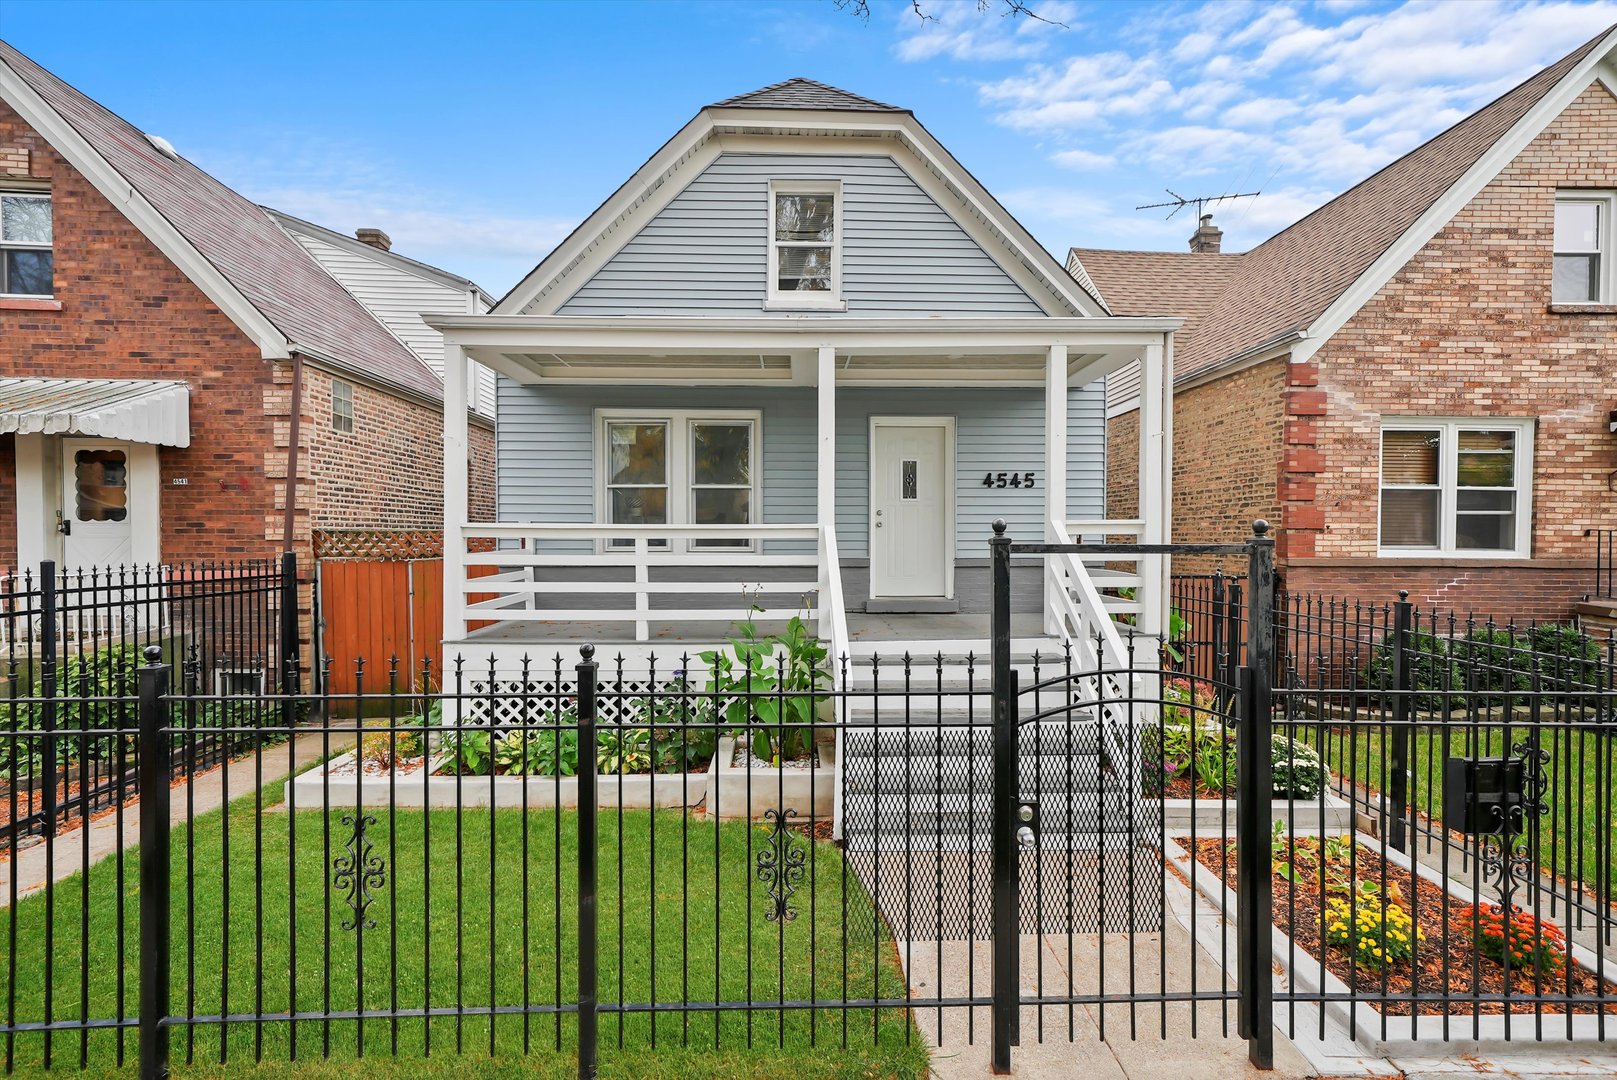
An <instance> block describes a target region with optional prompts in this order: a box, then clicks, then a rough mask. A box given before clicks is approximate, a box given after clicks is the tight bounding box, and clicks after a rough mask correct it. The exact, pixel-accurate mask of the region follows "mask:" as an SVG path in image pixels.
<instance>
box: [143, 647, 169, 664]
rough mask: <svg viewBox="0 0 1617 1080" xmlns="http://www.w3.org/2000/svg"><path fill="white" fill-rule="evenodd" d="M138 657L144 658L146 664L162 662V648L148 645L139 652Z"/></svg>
mask: <svg viewBox="0 0 1617 1080" xmlns="http://www.w3.org/2000/svg"><path fill="white" fill-rule="evenodd" d="M140 655H141V656H143V657H145V659H146V662H147V663H148V664H158V663H161V662H162V660H163V647H162V646H161V645H148V646H146V647H145V648H144V649H142V650H140Z"/></svg>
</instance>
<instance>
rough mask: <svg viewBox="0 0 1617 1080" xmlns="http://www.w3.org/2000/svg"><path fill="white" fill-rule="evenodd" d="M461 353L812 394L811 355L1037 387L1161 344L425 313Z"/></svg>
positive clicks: (560, 371)
mask: <svg viewBox="0 0 1617 1080" xmlns="http://www.w3.org/2000/svg"><path fill="white" fill-rule="evenodd" d="M428 322H429V323H430V324H431V325H433V326H434V327H435V328H437V329H438V330H440V331H441V332H442V333H443V334H444V337H445V339H446V341H448V342H450V343H452V344H456V345H460V346H461V347H462V348H464V349H465V350H466V353H467V355H468V356H470V357H472V358H473V359H476V360H479V361H481V362H483V363H485V364H487V365H489V366H490V367H493V368H494V369H495V370H497V371H500V372H502V373H503V374H505V375H508V376H510V377H511V378H513V379H515V380H517V381H518V382H523V383H537V382H545V381H552V380H553V381H557V382H585V383H589V382H601V383H607V382H618V381H622V380H624V379H635V380H638V381H645V382H660V383H693V382H716V383H725V382H729V383H758V382H774V383H780V384H786V385H801V386H811V385H814V384H815V383H816V381H817V370H818V368H817V364H816V355H817V353H818V351H819V349H821V348H822V347H829V348H831V349H833V350H834V351H835V354H836V375H837V381H838V382H844V381H847V382H866V383H888V384H900V385H915V384H926V383H947V384H965V385H970V384H988V385H995V384H998V385H1007V384H1009V385H1018V384H1026V385H1039V384H1042V383H1043V381H1044V377H1045V367H1046V363H1047V359H1048V356H1049V350H1050V348H1051V347H1052V346H1065V347H1066V349H1067V353H1068V365H1067V367H1068V377H1069V379H1070V380H1071V381H1073V382H1074V383H1077V384H1082V383H1087V382H1091V381H1093V380H1095V379H1097V378H1099V377H1101V376H1102V375H1104V374H1106V373H1107V372H1108V371H1111V370H1114V369H1116V368H1118V367H1121V366H1122V365H1123V364H1126V363H1128V362H1129V361H1131V360H1135V359H1138V358H1139V357H1140V356H1141V355H1142V354H1143V352H1144V350H1145V348H1146V346H1148V345H1152V344H1162V343H1163V341H1164V340H1165V337H1166V335H1167V334H1168V333H1170V332H1171V331H1172V330H1173V329H1174V328H1175V327H1177V326H1178V325H1179V320H1177V319H1157V318H1094V319H1091V318H1018V319H862V318H840V317H839V318H825V317H811V318H805V317H790V318H783V317H761V318H754V319H734V318H730V319H701V318H688V317H685V318H681V317H670V318H647V317H632V318H623V317H615V318H598V317H585V316H560V315H550V316H523V315H508V316H489V315H482V316H436V317H429V318H428Z"/></svg>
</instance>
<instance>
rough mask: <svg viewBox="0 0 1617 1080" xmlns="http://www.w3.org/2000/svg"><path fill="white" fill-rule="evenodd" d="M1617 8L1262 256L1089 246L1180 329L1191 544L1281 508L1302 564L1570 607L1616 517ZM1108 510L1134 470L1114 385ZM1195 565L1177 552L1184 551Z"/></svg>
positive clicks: (1118, 387) (1101, 270) (1299, 582)
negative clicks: (1588, 34) (1609, 18)
mask: <svg viewBox="0 0 1617 1080" xmlns="http://www.w3.org/2000/svg"><path fill="white" fill-rule="evenodd" d="M1614 221H1617V28H1614V30H1608V31H1607V32H1605V33H1603V34H1601V35H1600V36H1599V37H1597V38H1596V39H1594V40H1593V41H1590V42H1589V43H1587V44H1586V45H1584V46H1583V47H1581V48H1579V49H1578V50H1577V51H1575V52H1573V53H1572V54H1571V55H1569V56H1567V57H1566V58H1564V59H1562V60H1560V61H1559V62H1557V63H1555V64H1553V65H1551V66H1550V67H1548V68H1546V69H1544V70H1543V71H1541V72H1539V73H1538V74H1536V75H1534V76H1533V77H1532V78H1530V79H1528V80H1527V81H1526V82H1524V83H1522V84H1521V85H1520V86H1518V87H1516V88H1515V89H1513V90H1511V91H1510V92H1509V93H1507V94H1505V95H1504V96H1503V97H1501V98H1499V99H1498V100H1497V101H1494V102H1493V103H1492V104H1490V105H1488V106H1486V107H1485V108H1483V109H1481V110H1480V111H1478V112H1476V113H1475V114H1473V115H1471V116H1469V117H1467V118H1466V119H1464V120H1462V121H1460V122H1459V123H1457V124H1455V125H1454V126H1453V127H1452V128H1450V129H1448V130H1447V131H1445V132H1443V133H1442V134H1440V135H1438V136H1437V137H1435V138H1433V139H1432V140H1431V141H1429V142H1427V143H1425V144H1424V145H1422V146H1420V147H1418V148H1417V149H1415V150H1412V151H1411V152H1410V153H1408V154H1406V155H1405V156H1404V157H1402V158H1400V159H1398V160H1397V161H1395V162H1393V163H1392V164H1390V165H1388V166H1387V167H1385V168H1383V169H1382V170H1380V171H1379V172H1377V173H1376V174H1374V175H1373V176H1371V177H1369V178H1368V179H1366V180H1364V181H1363V182H1361V183H1360V184H1358V185H1357V186H1355V187H1353V188H1351V189H1349V190H1348V191H1346V192H1344V193H1343V194H1342V195H1340V196H1338V197H1337V198H1336V199H1334V200H1332V201H1331V202H1329V203H1327V204H1325V205H1324V206H1322V207H1320V208H1319V209H1318V210H1316V211H1314V212H1313V213H1312V214H1309V215H1308V216H1307V217H1305V218H1303V219H1302V220H1301V221H1299V222H1297V223H1296V224H1294V225H1292V226H1290V227H1288V228H1286V229H1284V230H1282V231H1281V232H1280V233H1278V234H1276V235H1275V236H1273V237H1271V238H1270V239H1269V240H1267V241H1265V242H1264V243H1262V244H1260V245H1258V246H1257V247H1255V248H1253V249H1252V250H1251V251H1248V252H1246V253H1244V254H1231V253H1226V252H1222V251H1220V249H1219V231H1218V230H1217V229H1216V228H1214V227H1213V226H1212V223H1211V220H1210V218H1204V219H1203V220H1202V222H1201V223H1200V227H1199V228H1198V229H1197V232H1196V235H1195V236H1194V237H1193V238H1192V240H1191V250H1190V251H1189V252H1177V253H1170V252H1142V251H1107V250H1095V249H1088V248H1074V249H1073V250H1072V252H1071V255H1070V259H1069V269H1070V270H1071V271H1072V272H1073V273H1074V274H1075V275H1076V276H1077V277H1078V278H1079V280H1081V281H1088V282H1092V283H1093V284H1094V286H1095V288H1096V289H1097V291H1098V292H1099V294H1100V296H1101V297H1102V298H1103V299H1104V300H1105V301H1106V303H1107V304H1108V305H1109V307H1110V308H1111V310H1112V311H1114V312H1116V313H1119V314H1127V315H1147V314H1174V315H1181V316H1184V317H1185V319H1186V322H1185V325H1184V328H1183V329H1182V330H1181V331H1180V332H1179V333H1177V334H1176V335H1175V342H1174V367H1173V371H1174V375H1173V378H1174V386H1175V390H1174V403H1175V404H1174V416H1173V451H1174V452H1173V460H1174V484H1173V492H1174V496H1173V517H1174V520H1173V527H1172V534H1173V538H1174V539H1175V540H1179V541H1212V540H1236V539H1239V538H1241V537H1242V536H1244V535H1246V533H1247V530H1248V525H1249V523H1250V521H1251V520H1252V519H1253V518H1256V517H1264V518H1267V519H1269V520H1270V521H1271V522H1272V523H1274V524H1275V525H1277V526H1278V556H1279V561H1280V568H1281V572H1282V574H1283V578H1284V581H1285V584H1286V585H1287V587H1288V588H1290V589H1291V590H1293V591H1298V592H1314V591H1322V592H1328V593H1335V594H1346V595H1352V596H1356V597H1363V598H1378V599H1379V598H1390V597H1392V596H1394V595H1395V592H1396V590H1398V589H1408V590H1410V592H1411V595H1412V598H1413V599H1415V600H1417V601H1419V602H1421V603H1422V604H1428V605H1430V604H1436V605H1442V606H1447V607H1458V608H1460V609H1462V610H1464V609H1470V610H1474V611H1477V612H1490V613H1497V614H1501V615H1509V616H1513V617H1517V618H1523V617H1534V618H1551V619H1565V618H1566V617H1567V616H1568V614H1569V613H1570V612H1571V611H1572V609H1573V608H1574V606H1575V605H1577V604H1578V603H1579V601H1581V600H1583V599H1584V598H1585V597H1586V595H1587V594H1590V593H1591V592H1592V591H1593V590H1594V588H1595V574H1596V570H1595V562H1594V558H1595V551H1596V548H1595V545H1596V537H1597V536H1598V535H1603V534H1601V532H1600V530H1610V529H1613V528H1614V527H1617V495H1614V494H1613V491H1614V490H1617V431H1614V430H1613V428H1614V424H1617V412H1614V410H1617V228H1614ZM1108 396H1109V402H1108V439H1109V445H1110V446H1111V448H1112V452H1111V453H1110V454H1109V455H1108V460H1109V462H1112V463H1114V466H1115V467H1114V468H1113V470H1112V472H1111V473H1110V475H1109V476H1108V499H1109V504H1108V506H1107V511H1108V514H1109V516H1112V517H1127V516H1129V515H1130V513H1131V511H1132V506H1131V504H1130V500H1131V498H1132V497H1133V492H1134V490H1135V483H1134V478H1133V477H1132V475H1130V474H1129V472H1128V469H1129V467H1130V464H1131V462H1132V461H1133V460H1134V457H1133V455H1132V452H1131V451H1130V450H1129V449H1128V448H1129V447H1131V446H1132V445H1133V443H1134V442H1135V441H1136V435H1135V431H1136V417H1137V416H1138V411H1137V409H1136V407H1135V401H1136V400H1137V396H1138V389H1137V382H1136V381H1134V380H1132V379H1131V378H1130V377H1129V375H1128V373H1127V372H1122V373H1119V375H1118V376H1114V377H1113V379H1112V380H1111V386H1110V387H1109V395H1108ZM1189 568H1192V567H1190V566H1189V564H1185V563H1183V561H1181V564H1176V569H1189Z"/></svg>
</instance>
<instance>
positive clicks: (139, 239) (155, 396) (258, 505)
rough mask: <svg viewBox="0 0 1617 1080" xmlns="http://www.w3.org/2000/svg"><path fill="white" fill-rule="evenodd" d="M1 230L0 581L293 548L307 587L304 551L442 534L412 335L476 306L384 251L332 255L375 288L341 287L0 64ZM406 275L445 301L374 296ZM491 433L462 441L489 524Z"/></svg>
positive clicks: (216, 192)
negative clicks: (319, 534) (345, 539)
mask: <svg viewBox="0 0 1617 1080" xmlns="http://www.w3.org/2000/svg"><path fill="white" fill-rule="evenodd" d="M0 206H3V210H4V214H3V218H0V220H3V223H4V226H3V231H0V266H3V267H4V271H3V276H0V507H3V508H4V511H3V512H0V565H5V566H35V565H37V564H38V563H39V562H40V561H41V560H43V559H55V560H57V561H59V562H61V563H63V564H64V565H107V564H118V563H140V564H154V563H159V562H162V563H172V562H182V561H187V560H221V559H241V558H253V557H267V556H271V555H275V554H277V553H279V552H280V551H282V550H286V549H288V548H290V549H292V550H294V551H296V552H297V553H298V555H299V565H300V567H301V568H303V571H304V573H307V572H308V568H309V567H310V566H311V542H312V537H313V535H314V533H315V531H316V530H320V529H328V528H334V527H343V526H363V527H368V528H421V529H436V528H438V527H439V525H440V523H441V514H442V499H441V492H442V482H443V468H442V458H441V449H440V446H441V433H442V430H443V384H442V377H441V368H442V346H441V341H438V339H437V336H436V334H435V333H434V332H432V331H430V330H428V329H427V328H426V326H425V324H423V323H421V322H420V315H421V313H423V312H426V311H446V310H447V311H460V312H465V311H475V310H479V309H480V307H486V306H487V301H486V298H483V297H482V294H481V292H480V291H479V290H477V289H476V287H475V286H472V285H471V284H470V283H469V282H465V281H464V279H459V278H453V277H452V276H451V275H444V274H443V273H442V272H441V271H436V270H433V268H430V267H423V266H422V264H419V263H414V262H413V261H412V260H407V259H402V258H401V257H399V256H397V255H394V254H392V253H391V252H389V251H387V250H386V246H387V245H386V242H385V237H381V236H380V234H377V235H374V236H367V239H369V240H370V241H371V243H369V244H364V243H359V242H358V241H352V240H350V243H352V244H353V245H354V246H355V247H358V248H360V249H362V250H364V251H366V252H369V253H370V258H371V260H372V263H373V268H374V273H373V274H372V275H371V277H372V278H375V279H376V280H377V281H380V282H381V283H382V284H380V285H378V286H377V287H376V288H375V289H374V290H372V292H369V293H368V292H367V291H366V289H365V288H364V287H363V286H361V285H357V284H350V283H347V282H344V281H342V280H339V279H340V277H341V274H340V272H339V270H338V269H333V268H332V265H328V263H327V261H326V260H325V259H323V258H321V257H319V253H317V252H316V251H314V250H312V248H313V247H314V245H313V244H312V243H309V242H305V241H304V240H303V238H302V237H300V236H297V235H294V233H293V232H292V231H291V230H290V229H289V228H288V227H287V226H286V225H285V224H284V223H283V221H282V220H280V219H278V218H277V217H276V216H274V215H273V214H272V213H271V212H269V211H267V210H265V209H264V208H262V207H259V206H256V205H254V204H253V203H252V202H250V201H249V200H247V199H245V198H243V197H242V196H241V195H239V194H237V193H236V192H234V191H232V190H231V189H229V188H228V187H226V186H225V185H224V184H222V183H220V182H219V181H218V180H216V179H215V178H214V177H212V176H210V175H208V174H207V173H206V172H204V171H203V170H201V169H199V168H198V167H196V166H195V165H193V164H191V163H190V162H189V161H187V160H185V159H184V158H183V157H181V156H179V155H178V154H177V153H176V152H175V151H174V149H173V148H172V147H171V146H169V145H168V144H167V143H166V142H165V141H164V140H162V139H160V138H156V137H152V136H148V135H145V134H142V133H141V132H140V130H139V129H138V128H136V127H134V126H132V125H131V124H129V123H128V122H126V121H124V120H123V119H121V118H119V117H118V116H115V115H114V114H113V113H111V112H109V111H108V110H107V109H105V108H103V107H102V106H101V105H99V104H97V103H96V102H94V101H91V100H90V99H89V98H87V97H85V96H84V95H83V94H81V93H79V92H78V91H76V90H74V89H73V88H72V87H71V86H68V85H67V84H66V83H64V82H63V81H61V80H60V79H58V78H57V77H55V76H54V75H52V74H51V73H50V72H47V71H45V70H44V69H42V68H41V67H39V66H38V65H37V64H35V63H33V62H32V61H31V60H29V59H28V58H27V57H25V56H23V55H22V54H20V53H19V52H17V51H16V50H15V49H13V48H12V47H11V46H9V45H7V44H5V43H3V42H0ZM308 228H309V229H310V230H314V229H317V227H315V226H309V227H308ZM321 231H323V230H321ZM344 239H348V238H344ZM328 246H336V245H335V244H332V245H328ZM350 254H351V253H350ZM429 272H430V274H429ZM401 275H402V276H403V277H412V276H413V277H414V278H423V277H431V276H433V275H436V277H437V279H438V280H439V283H440V284H441V285H442V288H441V289H440V290H439V292H440V294H441V295H439V296H438V297H437V298H436V299H434V298H431V297H428V298H426V299H417V300H412V299H411V298H410V296H409V295H406V294H407V293H408V289H405V288H404V287H403V286H399V287H398V288H391V290H390V288H389V287H388V286H387V284H386V282H387V281H388V280H389V279H394V280H402V279H401V277H400V276H401ZM362 276H363V275H362ZM456 283H459V285H457V284H456ZM345 285H346V286H347V287H345ZM457 290H458V291H457ZM394 293H398V294H400V295H399V296H394V297H393V300H394V302H393V303H392V306H391V307H389V306H388V305H387V303H385V302H384V301H386V300H387V298H388V297H389V296H391V295H392V294H394ZM411 303H416V304H417V308H416V310H415V312H414V323H415V324H416V325H417V326H418V327H419V329H420V330H421V331H423V332H424V333H423V334H422V335H417V336H415V337H410V336H408V333H409V329H408V328H409V326H410V319H411V312H410V311H409V310H408V309H409V306H410V304H411ZM435 341H436V342H437V344H436V345H435V344H434V342H435ZM473 381H474V382H476V381H478V380H476V379H474V380H473ZM294 402H296V403H298V404H297V407H296V408H295V409H294ZM491 415H492V408H491V407H484V408H483V409H482V410H481V411H480V412H474V413H473V415H472V416H471V418H470V431H471V439H472V441H473V443H474V446H475V447H477V448H478V449H479V450H480V451H481V452H475V451H474V454H473V461H474V462H476V463H477V464H476V465H475V466H474V475H475V476H476V479H475V480H474V484H473V498H474V499H477V498H481V499H483V500H485V501H486V502H487V503H488V504H489V505H490V506H492V501H493V482H492V468H493V467H492V457H493V423H492V420H491V419H490V417H491ZM289 461H291V462H294V463H295V464H294V465H293V467H291V468H289ZM289 473H290V474H291V481H290V486H291V488H292V497H291V499H290V500H289V499H288V495H287V491H288V487H289V480H288V477H289ZM289 503H290V505H289Z"/></svg>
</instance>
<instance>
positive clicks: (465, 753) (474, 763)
mask: <svg viewBox="0 0 1617 1080" xmlns="http://www.w3.org/2000/svg"><path fill="white" fill-rule="evenodd" d="M443 748H444V764H445V766H447V769H446V771H447V772H450V773H460V774H461V775H463V776H488V775H489V774H490V773H491V772H493V769H494V735H493V733H492V732H490V731H489V730H488V729H487V728H474V727H468V728H462V729H461V730H459V731H454V732H451V733H450V734H448V735H446V736H444V741H443Z"/></svg>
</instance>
